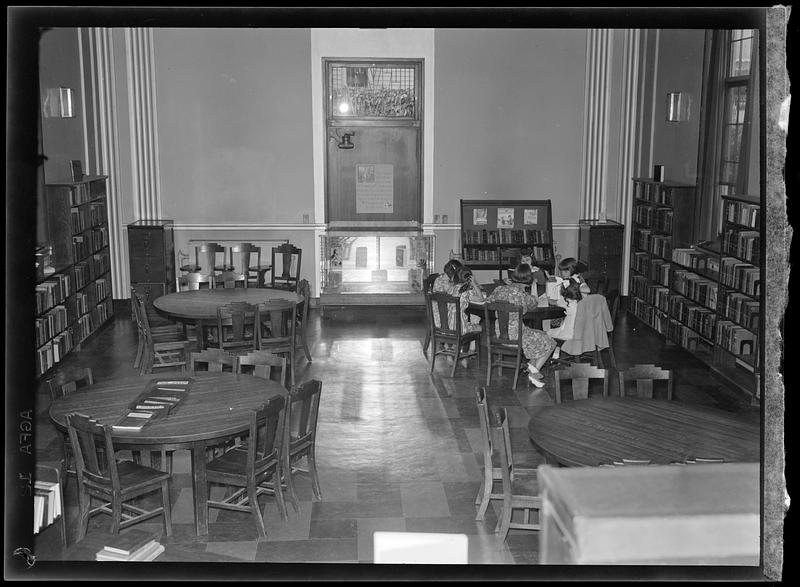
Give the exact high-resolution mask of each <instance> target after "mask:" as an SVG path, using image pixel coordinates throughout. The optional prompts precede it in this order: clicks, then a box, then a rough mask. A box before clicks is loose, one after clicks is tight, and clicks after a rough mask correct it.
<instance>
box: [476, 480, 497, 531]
mask: <svg viewBox="0 0 800 587" xmlns="http://www.w3.org/2000/svg"><path fill="white" fill-rule="evenodd" d="M483 477H484V478H483V481H482V482H481V489H480V491H479V492H478V497H477V498H475V504H476V505H477V504H480V507H479V508H478V514H477V515H476V516H475V519H476V520H483V518H484V516H485V515H486V510H487V509H488V508H489V502H490V501H491V499H490V496H491V494H492V484H493V483H494V482H493V481H492V479H491V476H490V475H484V476H483Z"/></svg>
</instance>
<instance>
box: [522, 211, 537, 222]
mask: <svg viewBox="0 0 800 587" xmlns="http://www.w3.org/2000/svg"><path fill="white" fill-rule="evenodd" d="M523 224H539V210H537V209H535V208H525V214H524V218H523Z"/></svg>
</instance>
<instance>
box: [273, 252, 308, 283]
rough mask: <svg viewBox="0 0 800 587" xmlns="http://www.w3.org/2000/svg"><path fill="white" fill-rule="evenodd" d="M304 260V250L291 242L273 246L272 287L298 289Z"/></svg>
mask: <svg viewBox="0 0 800 587" xmlns="http://www.w3.org/2000/svg"><path fill="white" fill-rule="evenodd" d="M302 260H303V250H302V249H298V248H297V247H295V246H294V245H292V244H291V243H284V244H282V245H280V246H277V247H272V273H271V276H272V280H271V282H270V287H271V288H273V289H286V290H289V291H297V285H298V283H299V282H300V262H301V261H302Z"/></svg>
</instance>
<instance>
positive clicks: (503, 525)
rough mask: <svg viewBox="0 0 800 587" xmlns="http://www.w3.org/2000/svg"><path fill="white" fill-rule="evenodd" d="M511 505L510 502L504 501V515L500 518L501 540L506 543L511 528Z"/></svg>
mask: <svg viewBox="0 0 800 587" xmlns="http://www.w3.org/2000/svg"><path fill="white" fill-rule="evenodd" d="M511 513H512V511H511V503H510V502H508V501H503V513H502V515H501V518H500V530H499V535H500V540H502V541H503V542H505V540H506V536H508V529H509V528H510V527H511Z"/></svg>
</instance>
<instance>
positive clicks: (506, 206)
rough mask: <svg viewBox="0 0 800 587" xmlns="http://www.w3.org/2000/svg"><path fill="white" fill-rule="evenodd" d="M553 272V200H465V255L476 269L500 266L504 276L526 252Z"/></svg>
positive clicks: (462, 231) (497, 267)
mask: <svg viewBox="0 0 800 587" xmlns="http://www.w3.org/2000/svg"><path fill="white" fill-rule="evenodd" d="M528 254H529V255H531V256H532V257H533V260H534V261H533V262H534V264H535V265H537V266H538V267H542V268H545V269H547V270H548V271H550V272H552V271H553V268H554V266H555V256H554V253H553V215H552V209H551V205H550V200H461V258H462V262H463V263H464V265H467V266H468V267H470V268H472V269H497V270H498V273H499V275H500V278H501V279H502V278H503V277H504V275H503V273H504V270H506V269H513V268H514V267H515V266H516V265H517V264H518V263H519V261H520V258H521V257H522V256H523V255H528Z"/></svg>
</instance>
